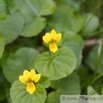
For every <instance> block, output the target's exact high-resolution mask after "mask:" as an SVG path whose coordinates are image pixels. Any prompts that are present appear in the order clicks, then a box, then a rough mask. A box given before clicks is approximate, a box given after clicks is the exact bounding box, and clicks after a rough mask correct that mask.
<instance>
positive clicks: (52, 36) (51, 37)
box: [43, 29, 62, 53]
mask: <svg viewBox="0 0 103 103" xmlns="http://www.w3.org/2000/svg"><path fill="white" fill-rule="evenodd" d="M61 37H62V35H61V33H58V34H56V31H55V30H54V29H53V30H52V31H51V33H46V34H45V36H43V41H44V42H45V43H47V44H49V43H50V44H49V49H50V51H52V52H53V53H55V52H56V51H57V50H58V47H57V45H56V44H55V42H58V41H60V39H61Z"/></svg>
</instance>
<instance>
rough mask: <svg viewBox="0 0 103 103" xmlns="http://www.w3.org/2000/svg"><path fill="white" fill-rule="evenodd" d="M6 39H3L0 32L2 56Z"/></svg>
mask: <svg viewBox="0 0 103 103" xmlns="http://www.w3.org/2000/svg"><path fill="white" fill-rule="evenodd" d="M4 45H5V43H4V39H3V36H2V35H1V33H0V58H1V57H2V54H3V52H4Z"/></svg>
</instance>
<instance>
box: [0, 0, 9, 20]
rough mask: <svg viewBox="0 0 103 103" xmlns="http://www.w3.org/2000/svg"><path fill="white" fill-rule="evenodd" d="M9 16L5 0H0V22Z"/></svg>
mask: <svg viewBox="0 0 103 103" xmlns="http://www.w3.org/2000/svg"><path fill="white" fill-rule="evenodd" d="M8 15H9V10H8V6H7V3H6V0H0V21H2V20H5V19H6V18H7V17H8Z"/></svg>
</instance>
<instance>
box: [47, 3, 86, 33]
mask: <svg viewBox="0 0 103 103" xmlns="http://www.w3.org/2000/svg"><path fill="white" fill-rule="evenodd" d="M58 18H59V19H58ZM47 21H48V24H49V25H50V27H52V28H55V30H56V31H58V32H65V31H68V30H70V31H74V32H79V31H80V30H81V28H82V26H83V24H84V18H83V17H82V16H81V15H74V13H73V10H72V9H71V8H70V7H68V6H66V5H60V6H58V7H57V8H56V10H55V12H54V13H53V15H51V16H49V17H48V18H47Z"/></svg>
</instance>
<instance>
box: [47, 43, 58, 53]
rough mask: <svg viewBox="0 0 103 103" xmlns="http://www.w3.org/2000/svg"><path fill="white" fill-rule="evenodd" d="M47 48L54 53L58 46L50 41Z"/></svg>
mask: <svg viewBox="0 0 103 103" xmlns="http://www.w3.org/2000/svg"><path fill="white" fill-rule="evenodd" d="M49 49H50V51H52V52H53V53H55V52H56V51H57V50H58V47H57V45H56V44H55V43H54V42H51V43H50V45H49Z"/></svg>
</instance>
